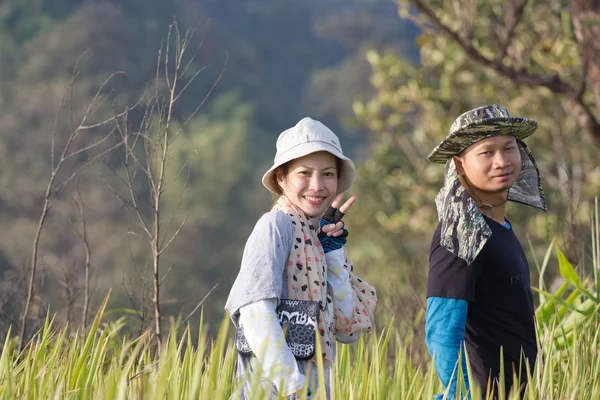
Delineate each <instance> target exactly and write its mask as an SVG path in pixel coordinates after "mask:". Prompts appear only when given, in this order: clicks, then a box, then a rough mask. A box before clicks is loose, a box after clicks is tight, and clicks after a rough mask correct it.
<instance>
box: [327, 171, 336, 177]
mask: <svg viewBox="0 0 600 400" xmlns="http://www.w3.org/2000/svg"><path fill="white" fill-rule="evenodd" d="M325 176H329V177H332V176H335V174H334V173H333V172H325Z"/></svg>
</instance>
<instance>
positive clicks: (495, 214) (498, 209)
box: [477, 204, 506, 225]
mask: <svg viewBox="0 0 600 400" xmlns="http://www.w3.org/2000/svg"><path fill="white" fill-rule="evenodd" d="M477 208H479V211H481V213H482V214H483V215H485V216H486V217H488V218H490V219H493V220H494V221H496V222H497V223H499V224H502V225H504V224H505V223H506V206H505V205H504V204H502V205H500V206H492V207H487V206H486V205H479V204H477Z"/></svg>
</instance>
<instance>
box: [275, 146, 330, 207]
mask: <svg viewBox="0 0 600 400" xmlns="http://www.w3.org/2000/svg"><path fill="white" fill-rule="evenodd" d="M277 183H278V184H279V186H280V187H281V189H282V190H283V194H284V195H285V196H286V197H287V198H288V199H289V200H290V201H291V202H292V203H293V204H294V205H295V206H296V207H298V208H299V209H300V210H302V211H303V212H304V213H305V214H306V215H307V216H309V217H317V216H319V215H321V214H323V213H324V212H325V210H326V209H327V207H329V205H330V204H331V202H332V201H333V199H334V198H335V195H336V192H337V185H338V171H337V159H336V158H335V156H334V155H333V154H331V153H328V152H326V151H320V152H317V153H312V154H309V155H307V156H304V157H302V158H297V159H295V160H292V161H290V163H289V164H288V168H287V174H283V173H280V174H278V175H277Z"/></svg>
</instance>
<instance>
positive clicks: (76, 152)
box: [65, 132, 113, 160]
mask: <svg viewBox="0 0 600 400" xmlns="http://www.w3.org/2000/svg"><path fill="white" fill-rule="evenodd" d="M112 136H113V134H112V132H109V133H108V134H107V135H106V136H104V138H102V139H100V140H98V141H97V142H94V143H92V144H90V145H89V146H85V147H82V148H81V149H79V150H76V151H74V152H72V153H70V154H67V155H66V156H65V160H68V159H69V158H73V157H76V156H77V155H79V154H81V153H85V152H86V151H88V150H91V149H93V148H94V147H97V146H99V145H101V144H102V143H104V142H105V141H106V140H108V139H109V138H110V137H112Z"/></svg>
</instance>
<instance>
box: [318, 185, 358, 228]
mask: <svg viewBox="0 0 600 400" xmlns="http://www.w3.org/2000/svg"><path fill="white" fill-rule="evenodd" d="M343 198H344V195H343V194H342V193H340V194H339V195H337V197H336V198H335V200H333V202H332V203H331V205H330V206H329V208H328V209H327V210H326V211H325V213H324V214H323V217H322V218H321V224H320V225H321V231H320V232H319V238H322V237H325V235H327V236H329V237H339V236H342V235H343V236H348V230H346V229H344V222H343V221H342V218H343V217H344V215H346V213H347V212H348V210H349V209H350V207H352V205H353V204H354V203H355V202H356V196H352V197H350V198H349V199H348V200H346V202H345V203H344V204H343V205H342V206H341V207H340V203H341V202H342V199H343Z"/></svg>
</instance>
